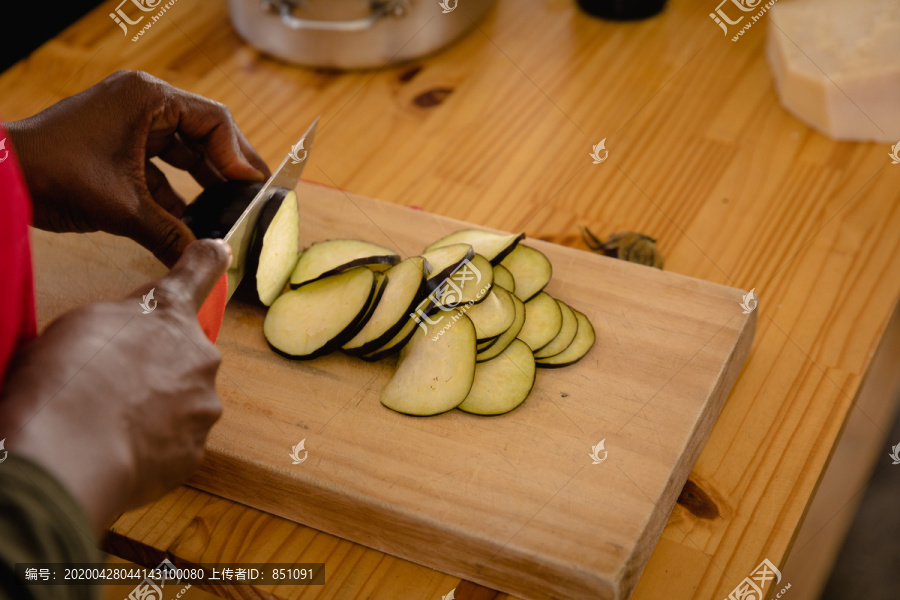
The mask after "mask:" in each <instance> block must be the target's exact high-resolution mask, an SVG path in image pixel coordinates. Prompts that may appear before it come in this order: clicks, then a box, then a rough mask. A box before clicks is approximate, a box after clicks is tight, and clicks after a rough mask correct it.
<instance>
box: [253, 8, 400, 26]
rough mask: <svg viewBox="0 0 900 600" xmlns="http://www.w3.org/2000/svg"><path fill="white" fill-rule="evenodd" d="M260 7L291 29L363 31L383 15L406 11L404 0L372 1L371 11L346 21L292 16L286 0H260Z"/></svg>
mask: <svg viewBox="0 0 900 600" xmlns="http://www.w3.org/2000/svg"><path fill="white" fill-rule="evenodd" d="M260 8H261V9H262V10H264V11H266V12H271V13H275V14H278V15H280V16H281V22H282V23H283V24H284V25H285V27H290V28H291V29H307V30H317V31H365V30H367V29H371V28H372V27H373V26H374V25H375V23H377V22H378V21H379V20H381V19H382V18H384V17H389V16H394V17H400V16H403V15H404V14H405V13H406V10H407V3H406V1H405V0H388V1H374V2H372V12H371V13H370V14H369V15H368V16H366V17H362V18H360V19H350V20H347V21H323V20H319V19H301V18H300V17H296V16H294V4H293V3H292V2H290V1H287V0H262V1H261V2H260Z"/></svg>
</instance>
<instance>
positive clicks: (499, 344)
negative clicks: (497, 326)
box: [475, 294, 525, 362]
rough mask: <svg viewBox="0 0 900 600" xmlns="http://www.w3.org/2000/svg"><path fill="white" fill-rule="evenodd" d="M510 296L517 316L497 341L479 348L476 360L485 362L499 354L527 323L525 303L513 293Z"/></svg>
mask: <svg viewBox="0 0 900 600" xmlns="http://www.w3.org/2000/svg"><path fill="white" fill-rule="evenodd" d="M510 298H512V301H513V304H514V305H515V307H516V316H515V319H514V320H513V324H512V325H511V326H510V328H509V329H507V330H506V331H504V332H503V333H502V334H500V337H498V338H497V341H496V342H494V343H493V344H491V345H490V346H487V347H485V348H479V349H478V354H477V355H475V360H476V361H478V362H484V361H486V360H491V359H492V358H494V357H495V356H498V355H499V354H500V353H501V352H503V351H504V350H506V348H507V347H509V345H510V344H511V343H512V342H513V340H515V339H516V337H517V336H518V335H519V332H520V331H522V326H523V325H525V303H524V302H522V301H521V300H519V299H518V298H516V297H515V296H513V295H512V294H510Z"/></svg>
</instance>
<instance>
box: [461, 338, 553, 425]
mask: <svg viewBox="0 0 900 600" xmlns="http://www.w3.org/2000/svg"><path fill="white" fill-rule="evenodd" d="M534 377H535V368H534V355H533V354H532V353H531V348H529V347H528V344H526V343H525V342H523V341H522V340H513V341H512V343H511V344H510V345H509V346H508V347H507V348H506V350H504V351H503V352H502V353H500V355H499V356H497V357H496V358H492V359H491V360H489V361H487V362H481V363H478V364H477V365H476V366H475V379H474V381H473V382H472V389H470V390H469V394H468V395H467V396H466V399H465V400H463V401H462V404H460V405H459V406H457V408H458V409H459V410H462V411H465V412H467V413H472V414H476V415H502V414H503V413H508V412H509V411H511V410H513V409H514V408H516V407H517V406H519V405H520V404H522V403H523V402H525V399H526V398H528V395H529V394H530V393H531V388H533V387H534Z"/></svg>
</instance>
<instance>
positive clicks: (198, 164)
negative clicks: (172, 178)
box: [157, 134, 226, 188]
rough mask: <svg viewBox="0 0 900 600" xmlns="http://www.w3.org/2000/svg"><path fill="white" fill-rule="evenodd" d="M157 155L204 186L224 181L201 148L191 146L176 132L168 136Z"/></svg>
mask: <svg viewBox="0 0 900 600" xmlns="http://www.w3.org/2000/svg"><path fill="white" fill-rule="evenodd" d="M157 156H159V158H161V159H162V160H163V161H165V162H167V163H169V164H170V165H172V166H173V167H175V168H177V169H181V170H182V171H187V172H188V173H190V174H191V177H193V178H194V181H196V182H197V183H199V184H200V185H201V186H202V187H204V188H207V187H209V186H211V185H214V184H216V183H222V182H223V181H226V179H225V177H223V176H222V174H221V173H219V171H217V170H216V168H215V167H213V166H212V165H211V164H210V162H209V161H208V160H207V159H206V156H205V155H204V154H203V151H202V150H201V149H196V148H192V147H191V146H190V145H188V144H186V143H185V142H184V140H183V139H181V136H179V135H178V134H174V135H172V136H170V138H169V142H168V143H167V145H166V147H165V148H164V149H163V150H162V151H160V152H159V153H158V154H157Z"/></svg>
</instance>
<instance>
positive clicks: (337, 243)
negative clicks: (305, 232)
mask: <svg viewBox="0 0 900 600" xmlns="http://www.w3.org/2000/svg"><path fill="white" fill-rule="evenodd" d="M399 262H400V257H399V256H398V255H397V254H395V253H394V252H393V251H391V250H388V249H387V248H384V247H382V246H379V245H377V244H372V243H369V242H362V241H359V240H328V241H327V242H317V243H315V244H313V245H312V246H310V247H309V248H307V249H306V250H304V251H303V253H302V254H301V255H300V259H299V260H298V261H297V266H296V267H294V271H293V273H291V287H292V288H294V289H296V288H298V287H300V286H302V285H305V284H308V283H310V282H312V281H315V280H317V279H320V278H322V277H328V276H329V275H334V274H336V273H340V272H341V271H346V270H347V269H352V268H354V267H361V266H369V267H372V269H373V270H380V271H383V270H386V269H389V268H390V267H392V266H393V265H396V264H397V263H399Z"/></svg>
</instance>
